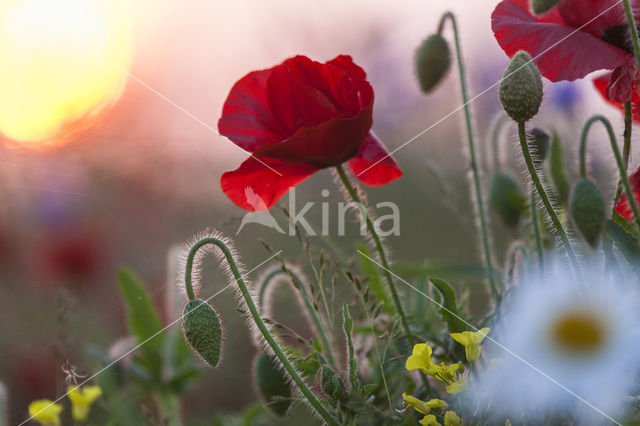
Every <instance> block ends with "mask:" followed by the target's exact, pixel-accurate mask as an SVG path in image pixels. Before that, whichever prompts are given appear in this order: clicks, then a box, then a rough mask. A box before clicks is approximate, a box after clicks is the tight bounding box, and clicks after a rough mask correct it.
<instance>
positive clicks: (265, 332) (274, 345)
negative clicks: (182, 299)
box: [185, 237, 339, 426]
mask: <svg viewBox="0 0 640 426" xmlns="http://www.w3.org/2000/svg"><path fill="white" fill-rule="evenodd" d="M207 244H212V245H215V246H216V247H218V248H219V249H220V250H221V251H222V253H223V254H224V257H225V258H226V260H227V263H228V264H229V268H230V269H231V273H232V274H233V277H234V278H235V280H236V283H237V284H238V288H239V289H240V293H241V294H242V297H243V298H244V301H245V303H246V304H247V308H249V313H250V315H251V317H252V318H253V321H254V322H255V324H256V326H257V327H258V329H259V330H260V333H262V336H263V337H264V339H265V340H266V342H267V344H268V345H269V346H270V347H271V349H272V350H273V353H274V354H275V356H276V358H278V360H279V361H280V363H281V364H282V366H283V367H284V369H285V370H286V371H287V373H288V374H289V375H290V376H291V379H292V380H293V382H294V383H295V384H296V385H297V386H298V389H300V392H301V393H302V395H303V396H304V397H305V398H306V399H307V401H309V404H311V406H312V407H313V408H314V409H315V410H316V411H317V413H318V415H320V417H322V419H323V420H324V421H325V422H326V423H327V424H329V425H335V426H338V424H339V423H338V421H337V420H336V419H335V418H334V416H333V415H331V413H330V412H329V411H328V410H327V408H326V407H325V406H324V404H323V403H322V402H320V400H319V399H318V398H317V397H316V395H315V394H314V393H313V392H312V391H311V389H309V387H308V386H307V384H306V383H305V382H304V380H303V379H302V377H301V376H300V374H299V373H298V371H297V370H296V369H295V367H294V366H293V364H292V363H291V361H290V360H289V358H287V355H286V354H285V352H284V351H283V350H282V348H281V347H280V345H279V344H278V342H277V341H276V339H275V337H273V335H272V334H271V332H270V331H269V329H268V328H267V326H266V324H265V323H264V321H263V320H262V317H261V316H260V312H259V311H258V308H257V307H256V304H255V303H254V302H253V298H252V297H251V293H250V292H249V289H248V288H247V285H246V284H245V282H244V279H243V278H242V275H241V274H240V270H239V269H238V265H237V264H236V261H235V259H234V258H233V255H232V254H231V251H230V250H229V248H228V247H227V245H226V244H225V243H224V242H223V241H221V240H219V239H218V238H214V237H206V238H203V239H201V240H199V241H197V242H196V243H195V244H194V245H193V246H192V247H191V250H189V255H188V256H187V264H186V268H185V272H186V274H185V287H186V289H187V294H188V295H189V298H190V299H192V297H191V296H192V295H193V288H192V285H191V271H192V269H193V260H194V258H195V255H196V253H197V252H198V250H200V248H202V247H203V246H205V245H207Z"/></svg>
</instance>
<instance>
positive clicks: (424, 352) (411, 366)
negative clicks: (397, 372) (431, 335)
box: [405, 343, 438, 376]
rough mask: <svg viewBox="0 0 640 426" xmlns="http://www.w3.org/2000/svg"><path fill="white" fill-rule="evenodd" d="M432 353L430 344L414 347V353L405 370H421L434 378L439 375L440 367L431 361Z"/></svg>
mask: <svg viewBox="0 0 640 426" xmlns="http://www.w3.org/2000/svg"><path fill="white" fill-rule="evenodd" d="M432 353H433V352H432V351H431V347H430V346H429V344H428V343H418V344H417V345H414V346H413V352H412V354H411V356H410V357H409V358H407V362H406V363H405V368H406V369H407V370H409V371H413V370H420V371H422V372H423V373H424V374H427V375H429V376H434V375H435V374H436V373H437V370H438V366H437V365H436V364H434V363H433V361H431V354H432Z"/></svg>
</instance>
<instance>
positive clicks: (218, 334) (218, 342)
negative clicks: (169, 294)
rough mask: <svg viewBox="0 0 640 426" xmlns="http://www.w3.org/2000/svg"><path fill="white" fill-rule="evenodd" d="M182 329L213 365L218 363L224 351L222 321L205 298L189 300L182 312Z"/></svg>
mask: <svg viewBox="0 0 640 426" xmlns="http://www.w3.org/2000/svg"><path fill="white" fill-rule="evenodd" d="M182 330H183V331H184V337H185V339H186V340H187V342H188V343H189V345H190V346H191V347H192V348H193V350H195V351H196V352H197V353H198V355H200V356H201V357H202V359H203V360H204V361H205V362H206V363H207V364H209V365H210V366H211V367H215V366H216V365H218V361H220V353H221V352H222V335H223V330H222V323H221V322H220V317H218V314H217V313H216V311H215V310H214V309H213V308H212V307H211V306H210V305H209V304H207V303H206V302H205V301H204V300H200V299H193V300H190V301H189V302H187V305H186V306H185V307H184V311H183V313H182Z"/></svg>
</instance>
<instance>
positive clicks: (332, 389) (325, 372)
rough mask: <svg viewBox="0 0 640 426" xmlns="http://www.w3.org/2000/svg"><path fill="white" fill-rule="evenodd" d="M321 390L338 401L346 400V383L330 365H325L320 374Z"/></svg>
mask: <svg viewBox="0 0 640 426" xmlns="http://www.w3.org/2000/svg"><path fill="white" fill-rule="evenodd" d="M320 380H321V388H322V392H324V393H326V394H327V395H329V396H330V397H331V398H333V399H334V400H336V401H341V400H343V399H344V398H345V396H346V394H345V388H344V383H342V380H341V379H340V376H338V373H336V372H335V371H333V369H332V368H331V367H329V366H328V365H326V364H325V365H323V366H322V370H321V372H320Z"/></svg>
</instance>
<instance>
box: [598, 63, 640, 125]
mask: <svg viewBox="0 0 640 426" xmlns="http://www.w3.org/2000/svg"><path fill="white" fill-rule="evenodd" d="M611 75H612V73H606V74H604V75H601V76H598V77H596V78H594V79H593V85H594V86H595V88H596V89H597V90H598V92H599V93H600V95H602V98H603V99H604V100H605V101H606V102H607V103H608V104H609V105H612V106H614V107H616V108H617V109H619V110H620V111H624V104H623V103H621V102H616V101H614V100H611V99H609V97H608V96H607V87H609V81H611ZM639 106H640V93H638V91H637V90H635V89H634V91H633V94H632V95H631V110H632V111H633V120H634V121H636V122H637V123H640V116H638V112H639V109H638V108H639Z"/></svg>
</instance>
